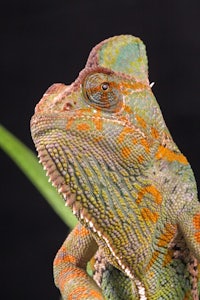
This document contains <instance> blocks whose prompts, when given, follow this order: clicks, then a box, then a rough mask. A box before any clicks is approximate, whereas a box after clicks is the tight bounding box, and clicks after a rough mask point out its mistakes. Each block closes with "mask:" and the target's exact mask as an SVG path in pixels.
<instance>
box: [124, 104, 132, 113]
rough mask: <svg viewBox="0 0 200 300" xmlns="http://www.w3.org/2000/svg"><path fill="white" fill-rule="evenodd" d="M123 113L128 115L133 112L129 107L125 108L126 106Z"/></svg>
mask: <svg viewBox="0 0 200 300" xmlns="http://www.w3.org/2000/svg"><path fill="white" fill-rule="evenodd" d="M124 111H125V112H127V113H129V114H132V112H133V111H132V109H131V108H130V106H127V105H126V106H125V107H124Z"/></svg>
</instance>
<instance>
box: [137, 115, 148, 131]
mask: <svg viewBox="0 0 200 300" xmlns="http://www.w3.org/2000/svg"><path fill="white" fill-rule="evenodd" d="M136 119H137V121H138V123H139V124H140V126H141V127H142V128H146V126H147V124H146V122H145V120H144V119H143V118H141V117H140V116H139V115H136Z"/></svg>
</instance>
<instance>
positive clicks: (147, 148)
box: [140, 139, 150, 153]
mask: <svg viewBox="0 0 200 300" xmlns="http://www.w3.org/2000/svg"><path fill="white" fill-rule="evenodd" d="M140 143H141V144H142V146H143V147H144V148H145V150H146V152H147V153H149V151H150V150H149V144H148V142H147V140H146V139H141V140H140Z"/></svg>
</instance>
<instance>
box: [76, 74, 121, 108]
mask: <svg viewBox="0 0 200 300" xmlns="http://www.w3.org/2000/svg"><path fill="white" fill-rule="evenodd" d="M82 88H83V94H84V97H85V100H86V101H87V102H88V103H89V104H90V105H91V106H94V107H95V108H97V109H102V110H104V111H109V112H117V111H118V110H119V109H120V108H121V106H122V93H121V91H120V88H119V84H118V83H117V80H116V79H115V78H114V76H112V75H108V74H104V73H92V74H89V75H88V76H87V77H86V78H85V80H84V83H83V86H82Z"/></svg>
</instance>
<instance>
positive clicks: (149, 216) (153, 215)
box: [141, 207, 159, 223]
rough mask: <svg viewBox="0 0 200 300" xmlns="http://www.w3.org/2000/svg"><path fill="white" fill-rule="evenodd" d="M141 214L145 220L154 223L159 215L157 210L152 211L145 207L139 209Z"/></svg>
mask: <svg viewBox="0 0 200 300" xmlns="http://www.w3.org/2000/svg"><path fill="white" fill-rule="evenodd" d="M141 215H142V217H143V219H144V220H145V221H151V222H153V223H156V222H157V221H158V217H159V215H158V213H157V212H152V211H151V210H150V209H148V208H147V207H144V208H142V209H141Z"/></svg>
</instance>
